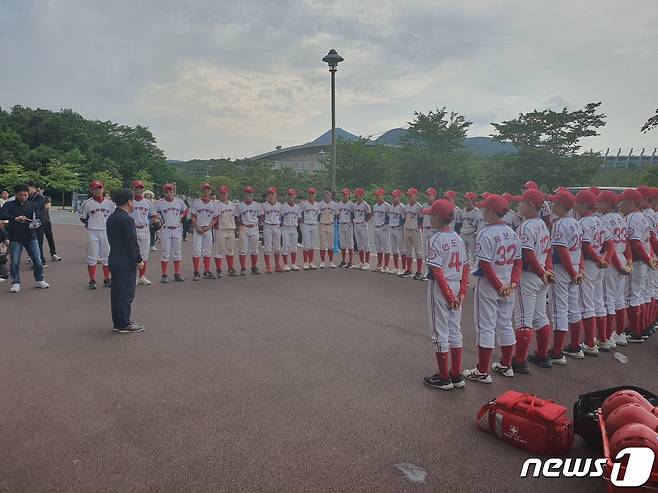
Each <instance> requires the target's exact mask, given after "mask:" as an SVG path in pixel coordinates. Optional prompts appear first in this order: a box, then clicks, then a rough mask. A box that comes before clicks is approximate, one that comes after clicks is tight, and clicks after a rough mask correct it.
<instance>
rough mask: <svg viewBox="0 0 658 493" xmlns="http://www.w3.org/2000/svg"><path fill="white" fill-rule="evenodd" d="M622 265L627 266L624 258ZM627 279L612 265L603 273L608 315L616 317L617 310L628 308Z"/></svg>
mask: <svg viewBox="0 0 658 493" xmlns="http://www.w3.org/2000/svg"><path fill="white" fill-rule="evenodd" d="M621 265H622V266H624V267H625V266H626V258H624V257H622V259H621ZM627 277H628V276H625V275H624V274H622V273H620V272H619V271H618V270H617V269H616V268H615V267H614V266H612V265H611V266H609V267H608V268H607V269H605V272H604V273H603V298H604V300H605V308H606V312H607V313H608V315H614V314H615V313H616V312H617V310H621V309H622V308H624V307H625V306H626V303H625V298H626V296H625V293H624V291H625V289H624V288H625V287H626V278H627Z"/></svg>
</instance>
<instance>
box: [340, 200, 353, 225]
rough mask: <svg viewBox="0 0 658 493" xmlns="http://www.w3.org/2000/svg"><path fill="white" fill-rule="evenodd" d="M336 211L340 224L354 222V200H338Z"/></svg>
mask: <svg viewBox="0 0 658 493" xmlns="http://www.w3.org/2000/svg"><path fill="white" fill-rule="evenodd" d="M336 213H337V214H338V222H339V223H340V224H347V223H351V222H352V214H354V202H352V201H351V200H348V201H347V202H343V201H341V202H338V204H337V205H336Z"/></svg>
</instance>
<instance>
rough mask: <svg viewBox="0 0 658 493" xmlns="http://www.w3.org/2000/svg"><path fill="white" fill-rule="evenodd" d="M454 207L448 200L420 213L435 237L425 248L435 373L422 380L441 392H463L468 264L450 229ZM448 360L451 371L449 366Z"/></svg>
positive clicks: (437, 202) (460, 245)
mask: <svg viewBox="0 0 658 493" xmlns="http://www.w3.org/2000/svg"><path fill="white" fill-rule="evenodd" d="M454 209H455V208H454V206H453V205H452V203H451V202H450V201H448V200H444V199H441V200H436V201H434V203H432V207H430V208H428V209H425V210H423V214H425V215H429V216H430V219H431V222H432V228H433V229H435V230H436V233H435V234H434V236H432V238H430V240H429V242H428V244H427V245H426V248H425V251H427V256H426V257H425V261H426V265H427V268H428V280H429V283H428V285H427V312H428V317H429V322H430V337H431V339H432V346H433V347H434V353H435V356H436V364H437V368H438V372H437V373H435V374H434V375H432V376H430V377H425V378H424V379H423V382H424V383H425V385H427V386H429V387H433V388H437V389H441V390H452V389H454V388H463V387H464V386H465V384H464V379H463V377H462V375H461V370H462V368H461V365H462V352H463V340H462V333H461V316H462V303H463V301H464V298H465V297H466V291H467V289H468V273H469V264H468V263H467V262H466V250H465V248H464V242H463V241H462V239H461V238H460V237H459V235H458V234H457V233H455V231H454V230H453V229H452V227H451V226H450V224H451V222H452V221H454ZM448 355H449V356H450V363H451V365H450V369H448V368H449V365H448Z"/></svg>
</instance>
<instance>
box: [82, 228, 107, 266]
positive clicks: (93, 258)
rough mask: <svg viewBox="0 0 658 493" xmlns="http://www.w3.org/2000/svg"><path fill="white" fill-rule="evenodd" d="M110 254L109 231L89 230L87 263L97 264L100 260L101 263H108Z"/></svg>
mask: <svg viewBox="0 0 658 493" xmlns="http://www.w3.org/2000/svg"><path fill="white" fill-rule="evenodd" d="M109 255H110V243H109V242H108V241H107V231H105V230H97V229H88V230H87V265H96V262H98V261H99V260H100V261H101V264H103V265H107V257H108V256H109Z"/></svg>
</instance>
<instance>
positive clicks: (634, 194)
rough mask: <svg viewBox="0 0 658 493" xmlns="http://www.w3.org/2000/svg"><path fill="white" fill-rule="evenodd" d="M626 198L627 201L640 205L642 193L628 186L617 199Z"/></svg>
mask: <svg viewBox="0 0 658 493" xmlns="http://www.w3.org/2000/svg"><path fill="white" fill-rule="evenodd" d="M622 200H628V201H629V202H635V204H637V205H640V204H641V203H642V194H641V193H640V192H639V191H638V190H635V189H634V188H628V189H626V190H624V192H623V193H622V194H621V196H620V197H619V201H620V202H621V201H622Z"/></svg>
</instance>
